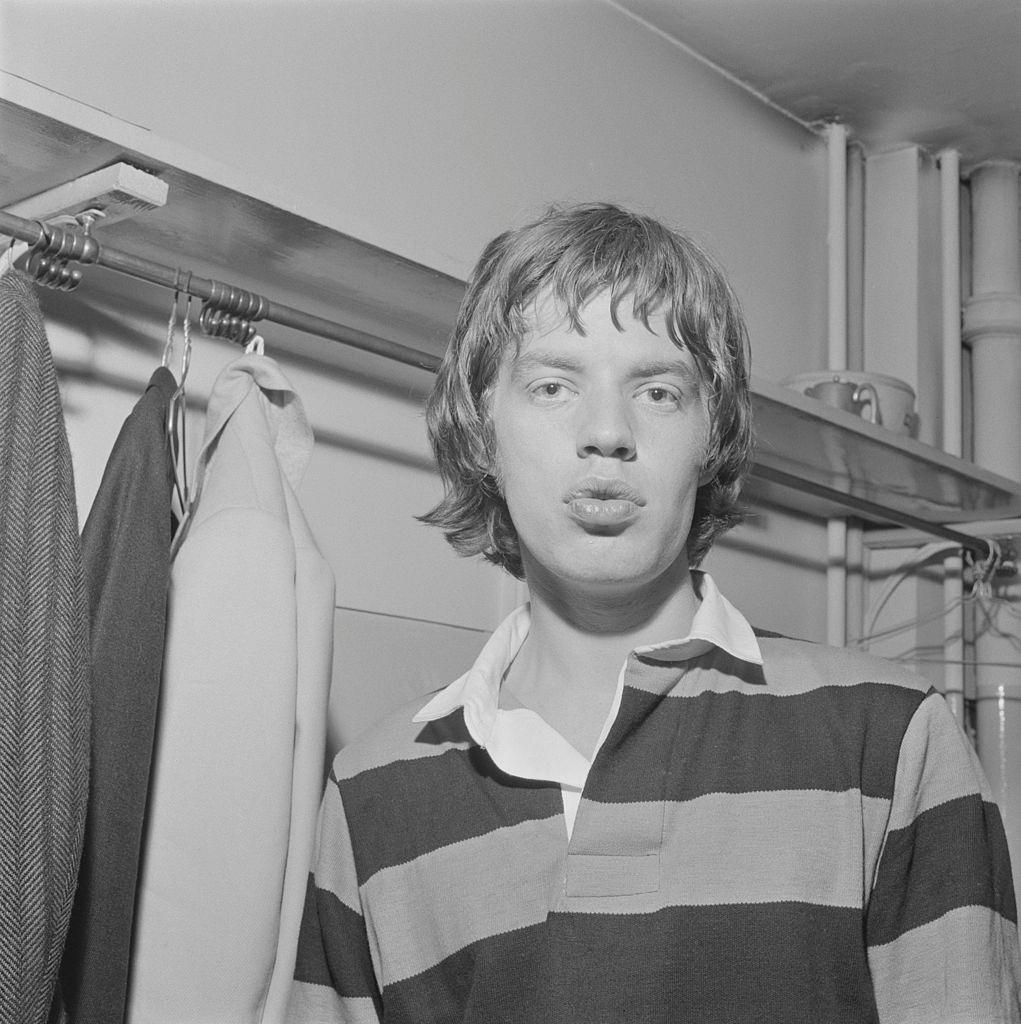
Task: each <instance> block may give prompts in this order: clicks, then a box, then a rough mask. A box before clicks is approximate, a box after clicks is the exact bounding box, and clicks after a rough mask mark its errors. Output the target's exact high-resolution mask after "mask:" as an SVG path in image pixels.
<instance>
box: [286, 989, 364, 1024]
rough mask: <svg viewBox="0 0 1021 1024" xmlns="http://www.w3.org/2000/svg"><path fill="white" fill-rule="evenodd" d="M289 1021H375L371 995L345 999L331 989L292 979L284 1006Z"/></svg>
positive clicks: (309, 1023) (336, 1023) (306, 1023)
mask: <svg viewBox="0 0 1021 1024" xmlns="http://www.w3.org/2000/svg"><path fill="white" fill-rule="evenodd" d="M287 1019H288V1020H289V1021H301V1022H302V1024H312V1022H315V1024H379V1022H380V1016H379V1013H377V1010H376V1004H375V1003H374V1002H373V1001H372V1000H371V999H345V998H344V997H343V996H340V995H338V994H337V993H336V992H334V991H333V989H329V988H323V987H322V986H320V985H311V984H308V983H306V982H301V981H296V982H295V983H294V985H293V987H292V988H291V1001H290V1003H289V1004H288V1007H287Z"/></svg>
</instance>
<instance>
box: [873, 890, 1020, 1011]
mask: <svg viewBox="0 0 1021 1024" xmlns="http://www.w3.org/2000/svg"><path fill="white" fill-rule="evenodd" d="M869 964H870V965H871V968H872V981H873V985H874V986H875V991H876V1002H877V1003H878V1005H879V1010H880V1014H881V1016H882V1018H883V1020H895V1021H897V1022H898V1024H931V1022H932V1021H937V1020H954V1021H1018V1020H1021V953H1019V951H1018V934H1017V928H1016V927H1015V926H1014V925H1013V924H1012V923H1011V922H1009V921H1006V920H1005V919H1004V918H1003V917H1001V916H1000V915H999V914H995V913H994V912H993V911H991V910H989V909H988V908H987V907H961V908H959V909H957V910H951V911H950V912H949V913H947V914H944V915H943V916H942V917H941V918H939V920H937V921H931V922H930V923H928V924H925V925H922V926H921V927H919V928H915V929H913V930H912V931H910V932H907V933H906V934H904V935H901V936H900V937H899V938H898V939H896V940H895V941H893V942H891V943H888V944H887V945H884V946H879V947H877V948H874V949H871V950H869Z"/></svg>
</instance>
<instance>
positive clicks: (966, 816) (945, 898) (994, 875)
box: [867, 796, 1017, 946]
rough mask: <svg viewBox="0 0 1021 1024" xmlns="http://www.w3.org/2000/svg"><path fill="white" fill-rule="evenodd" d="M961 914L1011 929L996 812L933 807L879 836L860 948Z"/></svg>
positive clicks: (986, 806) (974, 801) (975, 806)
mask: <svg viewBox="0 0 1021 1024" xmlns="http://www.w3.org/2000/svg"><path fill="white" fill-rule="evenodd" d="M968 906H977V907H988V908H989V909H990V910H992V911H994V912H996V913H997V914H1000V915H1002V916H1003V917H1004V918H1006V919H1007V920H1008V921H1013V922H1014V924H1017V907H1016V905H1015V902H1014V887H1013V884H1012V882H1011V875H1010V857H1009V854H1008V851H1007V837H1006V835H1005V834H1004V831H1003V822H1002V821H1001V819H1000V812H999V810H998V809H997V807H996V805H995V804H991V803H987V802H986V801H984V800H982V798H981V797H978V796H969V797H961V798H960V799H957V800H951V801H948V802H947V803H945V804H941V805H940V806H939V807H934V808H932V809H931V810H928V811H925V812H924V813H923V814H921V815H919V816H918V818H917V819H916V820H915V821H914V822H912V824H911V825H910V826H908V827H907V828H903V829H898V830H897V831H894V832H891V833H890V834H889V835H888V836H887V840H886V845H885V847H884V849H883V854H882V858H881V860H880V862H879V871H878V873H877V876H876V885H875V889H874V890H873V892H872V897H871V900H870V901H869V908H868V931H867V936H868V944H869V945H870V946H881V945H883V944H884V943H887V942H892V941H893V940H894V939H896V938H897V937H898V936H899V935H903V934H904V933H905V932H908V931H911V930H912V929H913V928H918V927H921V926H922V925H925V924H928V923H929V922H930V921H935V920H937V919H939V918H940V917H942V916H943V915H944V914H946V913H948V912H949V911H951V910H956V909H957V908H958V907H968Z"/></svg>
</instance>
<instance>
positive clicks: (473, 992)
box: [383, 924, 618, 1024]
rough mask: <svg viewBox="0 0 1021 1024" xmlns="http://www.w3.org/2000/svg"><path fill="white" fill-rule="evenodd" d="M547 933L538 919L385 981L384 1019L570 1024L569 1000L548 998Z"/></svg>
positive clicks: (428, 1023) (416, 1023)
mask: <svg viewBox="0 0 1021 1024" xmlns="http://www.w3.org/2000/svg"><path fill="white" fill-rule="evenodd" d="M547 936H548V932H547V929H546V927H545V925H542V924H537V925H532V926H531V927H528V928H520V929H517V930H516V931H512V932H508V933H506V934H503V935H494V936H492V937H490V938H487V939H484V940H482V941H481V942H478V943H475V944H474V945H473V946H470V947H466V948H464V949H461V950H458V951H457V952H456V953H452V954H451V955H450V956H449V957H447V958H446V959H445V960H443V962H442V963H439V964H436V965H434V966H433V967H431V968H430V969H429V970H427V971H424V972H423V973H421V974H417V975H414V976H413V977H409V978H405V979H403V980H402V981H399V982H397V983H395V984H393V985H388V986H387V987H386V988H385V989H384V991H383V1007H384V1010H385V1014H386V1016H385V1019H386V1024H438V1022H440V1021H443V1022H448V1021H449V1022H451V1024H453V1022H457V1024H546V1022H548V1021H557V1022H563V1024H570V1022H571V1020H572V1019H573V1018H572V1017H571V1009H570V1004H568V1005H566V1006H555V1005H554V1004H553V1002H552V996H553V992H552V990H551V985H550V981H551V978H550V972H551V969H552V968H553V966H554V964H553V963H552V960H551V957H550V953H549V944H548V938H547ZM574 955H576V956H577V955H579V954H578V953H575V954H574ZM597 1020H598V1018H596V1019H595V1020H593V1021H586V1022H585V1024H596V1021H597ZM614 1024H618V1022H614Z"/></svg>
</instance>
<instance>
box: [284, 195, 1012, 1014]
mask: <svg viewBox="0 0 1021 1024" xmlns="http://www.w3.org/2000/svg"><path fill="white" fill-rule="evenodd" d="M749 419H750V416H749V394H748V354H747V342H746V335H745V328H744V324H743V321H742V318H741V315H740V312H739V310H738V306H737V302H736V300H735V299H734V296H733V295H732V293H731V291H730V288H729V286H728V285H727V283H726V281H725V279H724V278H723V276H722V274H721V273H720V271H719V270H718V269H717V268H716V267H715V265H714V264H713V263H712V262H711V261H710V260H709V259H708V258H707V257H706V256H705V255H704V254H703V253H702V252H701V251H700V250H699V249H698V248H697V247H696V246H694V245H693V244H692V243H691V242H690V241H689V240H687V239H685V238H684V237H682V236H679V235H677V234H675V233H673V232H671V231H669V230H667V229H666V228H664V227H663V226H662V225H660V224H659V223H657V222H655V221H653V220H651V219H649V218H646V217H641V216H636V215H633V214H630V213H628V212H625V211H623V210H620V209H618V208H616V207H613V206H608V205H594V206H582V207H577V208H573V209H567V210H563V211H552V212H551V213H550V214H548V215H547V216H546V217H544V218H542V219H541V220H539V221H537V222H535V223H533V224H530V225H528V226H526V227H524V228H522V229H520V230H517V231H513V232H508V233H506V234H504V235H501V236H500V237H499V238H497V239H496V240H494V241H493V242H492V243H491V244H490V245H489V246H488V248H487V249H486V251H485V252H484V253H483V255H482V257H481V259H480V261H479V263H478V266H477V267H476V269H475V271H474V273H473V274H472V277H471V280H470V282H469V285H468V291H467V295H466V297H465V300H464V304H463V306H462V308H461V312H460V316H459V319H458V322H457V325H456V328H455V330H454V334H453V338H452V341H451V344H450V348H449V351H448V353H447V356H446V359H445V361H444V364H443V367H442V369H441V371H440V374H439V378H438V381H437V385H436V390H435V392H434V395H433V398H432V400H431V403H430V408H429V428H430V434H431V437H432V441H433V445H434V449H435V452H436V456H437V459H438V460H439V465H440V469H441V471H442V474H443V478H444V481H445V484H446V494H445V497H444V499H443V501H442V502H441V503H440V505H439V506H438V507H437V508H436V509H434V510H433V511H432V512H431V513H430V514H429V515H428V516H427V517H425V518H426V520H427V521H428V522H431V523H434V524H436V525H438V526H441V527H442V528H443V529H444V530H445V531H446V533H447V536H448V539H449V540H450V541H451V543H452V544H453V545H454V547H455V548H456V549H457V550H458V551H459V552H461V553H462V554H479V553H481V554H483V555H485V557H486V558H488V559H490V560H491V561H493V562H495V563H497V564H498V565H501V566H503V567H504V568H506V569H507V570H508V571H510V572H512V573H513V574H514V575H516V576H518V577H522V578H524V579H525V580H526V581H527V583H528V588H529V596H530V601H529V604H528V605H527V606H525V607H524V608H521V609H519V610H518V611H516V612H514V613H513V614H512V615H511V616H510V618H509V619H508V620H507V621H506V622H504V623H503V624H502V625H501V626H500V627H499V629H497V631H496V632H495V633H494V634H493V636H492V638H491V639H490V640H489V642H488V643H487V645H486V647H485V649H484V650H483V652H482V653H481V655H480V656H479V658H478V660H477V661H476V663H475V665H474V666H473V667H472V668H471V670H470V671H468V672H467V673H466V674H465V675H464V676H462V677H461V678H460V679H458V680H456V681H455V682H453V683H452V684H451V685H450V686H449V687H447V688H446V689H444V690H441V691H440V692H439V693H437V694H435V695H432V696H430V697H429V698H428V699H425V698H423V699H422V700H420V701H418V702H417V703H416V704H415V706H414V707H410V708H406V709H404V710H402V711H401V712H399V713H398V714H396V715H394V716H392V717H391V718H389V719H388V720H387V721H385V722H383V723H382V724H381V725H380V726H378V727H377V728H375V729H373V730H372V731H370V733H369V734H368V735H366V736H364V737H362V738H360V739H359V740H357V741H356V742H355V743H353V744H352V745H351V746H349V747H347V748H345V749H344V750H343V751H341V753H340V754H339V756H338V757H337V759H336V762H335V764H334V767H333V771H332V773H331V776H330V780H329V783H328V785H327V789H326V795H325V797H324V801H323V807H322V814H321V822H320V833H319V841H318V854H317V860H316V864H315V870H314V874H313V876H312V877H311V879H310V883H309V890H308V899H307V904H306V914H305V921H304V925H303V930H302V936H301V944H300V949H299V954H298V965H297V971H296V982H295V990H294V1000H293V1019H294V1020H296V1021H323V1022H325V1021H345V1022H351V1024H365V1022H375V1021H386V1022H402V1024H403V1022H408V1024H410V1022H415V1024H431V1022H441V1021H442V1022H445V1024H446V1022H454V1021H465V1022H468V1021H471V1022H478V1024H497V1022H503V1021H507V1022H511V1021H513V1022H521V1024H526V1022H527V1024H539V1022H546V1021H549V1022H554V1021H555V1022H558V1024H560V1022H571V1024H604V1022H605V1024H617V1022H623V1021H628V1022H640V1024H651V1022H656V1024H660V1022H662V1024H667V1022H670V1024H673V1022H693V1024H694V1022H698V1024H704V1022H720V1024H738V1022H762V1021H775V1022H783V1024H795V1022H802V1021H803V1022H811V1024H823V1022H872V1021H883V1022H903V1024H906V1022H909V1021H910V1022H927V1024H928V1022H934V1021H957V1022H964V1021H968V1022H992V1021H997V1022H1002V1021H1019V1020H1021V1007H1019V997H1018V976H1019V965H1018V939H1017V926H1016V921H1017V915H1016V909H1015V903H1014V893H1013V886H1012V882H1011V877H1010V867H1009V864H1008V859H1007V850H1006V842H1005V838H1004V833H1003V828H1002V824H1001V822H1000V817H999V814H998V812H997V809H996V806H995V805H994V804H993V802H992V801H991V799H990V797H989V793H988V788H987V786H986V783H985V781H984V780H983V777H982V773H981V770H980V769H979V767H978V765H977V762H976V759H975V757H974V756H973V754H972V751H971V750H970V748H969V747H968V745H967V742H966V741H965V740H964V738H963V736H962V735H961V733H960V731H959V730H958V728H957V726H956V724H955V722H954V720H953V718H952V717H951V715H950V714H949V712H948V710H947V708H946V706H945V703H944V702H943V700H942V698H941V697H940V696H939V694H937V693H935V692H934V691H933V690H932V689H931V688H930V687H929V686H928V685H927V684H925V683H924V682H922V681H921V680H919V679H918V678H917V677H915V676H912V675H909V674H908V673H906V672H904V671H903V670H901V669H899V668H897V667H895V666H892V665H890V664H888V663H885V662H882V661H880V660H878V659H876V658H872V657H869V656H866V655H862V654H857V653H852V652H848V651H840V650H830V649H826V648H823V647H820V646H817V645H814V644H809V643H804V642H801V641H793V640H788V639H783V638H778V637H772V636H756V634H755V633H754V632H753V631H752V629H751V627H750V626H749V625H748V623H747V622H746V621H745V619H744V618H743V617H742V616H741V614H740V613H739V612H738V611H737V610H736V609H735V608H734V607H733V606H732V605H730V604H729V603H728V602H727V601H726V599H725V598H723V597H722V595H721V594H720V593H719V591H718V590H717V588H716V587H715V585H714V584H713V581H712V580H711V579H710V577H709V576H708V575H705V574H704V573H700V572H698V571H696V570H695V567H696V566H697V565H698V564H699V562H700V561H701V559H702V558H703V556H704V555H705V554H706V552H707V551H708V549H709V547H710V545H711V544H712V542H713V540H714V538H715V537H716V536H717V535H718V534H719V533H720V532H721V531H723V530H725V529H726V528H727V527H729V526H730V525H732V524H733V523H734V522H735V521H736V520H737V518H738V516H737V512H736V501H737V497H738V491H739V488H740V484H741V479H742V476H743V474H744V471H745V468H746V465H747V462H748V458H749V452H750V439H749V437H750V426H749Z"/></svg>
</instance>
